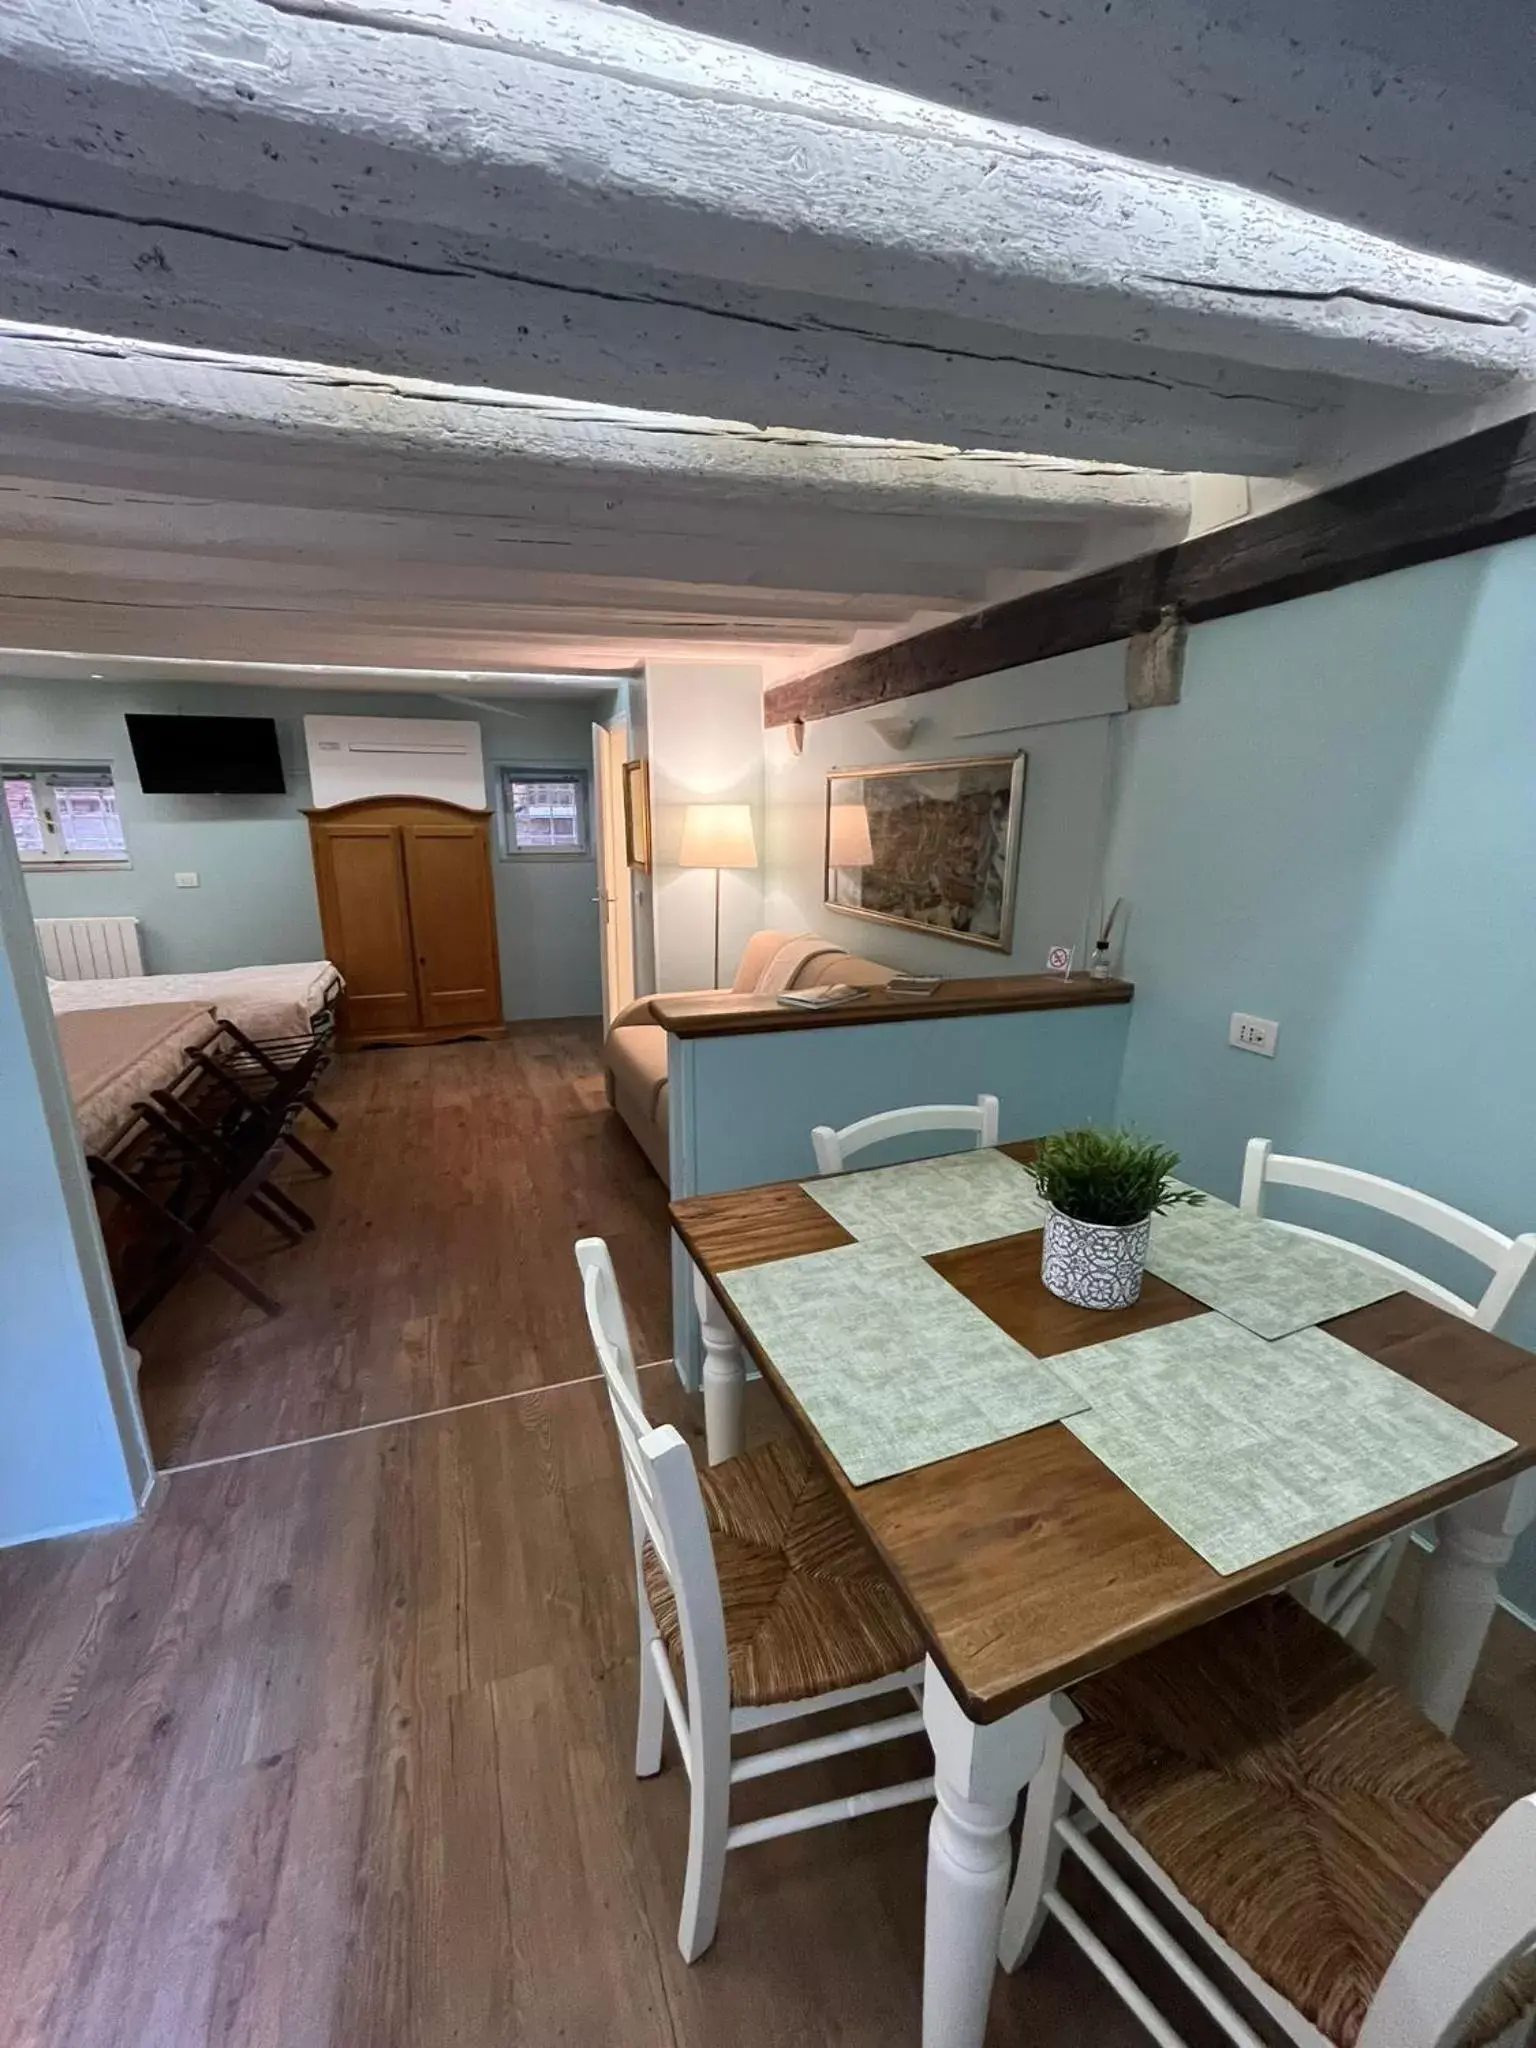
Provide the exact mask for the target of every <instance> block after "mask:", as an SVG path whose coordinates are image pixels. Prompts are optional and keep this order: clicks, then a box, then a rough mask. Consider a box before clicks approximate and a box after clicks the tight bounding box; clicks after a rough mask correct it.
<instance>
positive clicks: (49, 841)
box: [0, 766, 128, 867]
mask: <svg viewBox="0 0 1536 2048" xmlns="http://www.w3.org/2000/svg"><path fill="white" fill-rule="evenodd" d="M0 772H3V774H4V778H5V808H6V811H7V813H8V814H9V816H10V820H11V830H12V832H14V833H15V835H16V851H17V852H18V853H19V854H20V855H21V859H22V864H23V866H25V867H67V866H76V865H79V866H86V867H102V866H109V867H110V866H126V865H127V861H128V845H127V841H126V840H125V839H124V838H123V821H122V819H121V818H120V817H119V816H118V815H117V789H116V787H115V785H114V784H113V781H112V770H111V769H110V768H105V767H103V768H39V767H25V768H23V767H13V766H7V767H6V768H5V769H4V770H3V771H0Z"/></svg>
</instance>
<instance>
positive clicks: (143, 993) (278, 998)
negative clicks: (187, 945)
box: [48, 960, 342, 1044]
mask: <svg viewBox="0 0 1536 2048" xmlns="http://www.w3.org/2000/svg"><path fill="white" fill-rule="evenodd" d="M341 990H342V979H341V976H340V975H339V974H338V973H337V972H336V969H335V968H334V967H333V966H332V965H331V963H330V961H329V960H301V961H293V962H288V963H286V964H285V965H283V966H279V967H224V968H212V969H209V970H208V971H206V972H204V973H200V974H134V975H123V976H120V977H118V978H117V979H115V980H111V981H50V982H49V984H48V993H49V995H50V997H51V998H52V1001H53V1010H54V1015H55V1016H56V1017H59V1018H61V1019H62V1018H64V1017H68V1016H74V1015H77V1014H79V1013H80V1012H82V1011H88V1010H120V1009H125V1008H131V1007H136V1006H138V1005H140V1004H147V1005H150V1006H154V1007H163V1006H164V1005H165V1004H168V1003H181V1004H186V1003H194V1004H199V1005H201V1006H203V1007H204V1008H206V1009H210V1010H212V1012H213V1014H214V1015H215V1016H216V1017H220V1018H227V1019H228V1020H229V1022H230V1023H231V1024H234V1025H237V1026H238V1027H239V1029H240V1030H241V1031H243V1032H244V1033H245V1035H246V1037H247V1038H253V1039H256V1040H257V1041H258V1042H260V1043H263V1044H265V1043H268V1042H273V1041H275V1042H278V1043H289V1042H294V1041H304V1040H308V1039H312V1038H317V1037H320V1036H322V1035H325V1034H328V1033H329V1030H330V1025H331V1011H332V1006H333V1005H334V1003H335V1001H336V998H337V997H338V996H339V995H340V994H341Z"/></svg>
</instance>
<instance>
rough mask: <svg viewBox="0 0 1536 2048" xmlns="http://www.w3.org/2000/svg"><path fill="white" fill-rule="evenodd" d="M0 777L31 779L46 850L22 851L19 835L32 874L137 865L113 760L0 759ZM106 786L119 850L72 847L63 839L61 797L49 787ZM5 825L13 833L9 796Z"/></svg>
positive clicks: (25, 864) (19, 851)
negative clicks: (119, 843) (59, 809)
mask: <svg viewBox="0 0 1536 2048" xmlns="http://www.w3.org/2000/svg"><path fill="white" fill-rule="evenodd" d="M0 781H3V782H5V783H12V782H27V783H30V784H31V785H32V801H33V807H34V809H35V811H36V814H37V819H38V822H39V824H40V825H41V827H42V833H43V851H42V852H41V853H28V852H24V851H23V849H22V846H21V842H20V840H16V853H17V858H18V859H19V860H20V862H21V865H22V867H23V869H24V870H25V871H26V872H27V873H28V874H33V875H36V874H47V873H55V874H65V873H67V874H80V873H82V872H85V873H89V872H91V871H92V870H101V871H104V872H111V873H115V872H117V871H120V870H121V869H123V868H131V867H132V866H133V856H132V853H131V851H130V849H129V846H128V835H127V832H126V831H125V830H124V826H123V814H122V812H121V810H120V809H119V808H118V802H117V794H118V792H117V777H116V774H115V772H114V770H113V767H112V763H111V762H110V761H0ZM70 787H75V788H81V787H85V788H92V787H94V788H104V789H107V790H109V791H110V792H111V795H112V814H113V816H114V817H115V818H116V819H117V826H118V832H119V834H120V836H121V838H122V841H123V845H122V851H121V852H120V853H108V852H104V851H103V850H102V849H101V848H100V847H92V848H90V849H89V850H88V851H85V852H80V853H75V852H72V851H71V850H70V848H69V846H68V844H67V842H66V840H65V836H64V831H63V828H62V826H61V825H60V823H59V820H58V816H57V809H58V806H57V802H56V800H55V799H53V798H52V796H51V794H50V792H51V791H53V790H57V789H68V788H70ZM5 808H6V819H7V824H6V829H7V831H11V832H12V834H13V837H14V828H13V827H12V826H11V824H10V822H9V820H10V801H9V798H7V800H6V806H5Z"/></svg>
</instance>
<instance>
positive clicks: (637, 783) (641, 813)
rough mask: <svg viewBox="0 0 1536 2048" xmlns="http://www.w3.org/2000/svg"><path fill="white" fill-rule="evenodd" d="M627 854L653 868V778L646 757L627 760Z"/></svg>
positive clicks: (634, 864)
mask: <svg viewBox="0 0 1536 2048" xmlns="http://www.w3.org/2000/svg"><path fill="white" fill-rule="evenodd" d="M624 857H625V859H626V860H627V861H628V862H629V865H630V866H631V867H632V868H640V869H642V870H643V871H644V873H646V874H649V873H650V871H651V778H650V776H649V775H648V774H647V773H646V763H645V762H644V761H626V762H625V763H624Z"/></svg>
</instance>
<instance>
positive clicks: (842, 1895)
mask: <svg viewBox="0 0 1536 2048" xmlns="http://www.w3.org/2000/svg"><path fill="white" fill-rule="evenodd" d="M645 1383H646V1388H647V1399H648V1401H649V1402H650V1404H651V1407H652V1411H653V1413H656V1414H657V1415H658V1416H660V1415H671V1416H674V1417H677V1418H679V1419H681V1420H683V1421H684V1422H685V1423H686V1424H687V1425H688V1426H689V1427H690V1429H691V1428H693V1426H694V1421H693V1418H692V1416H691V1415H690V1414H689V1413H688V1410H687V1406H686V1404H685V1403H684V1402H683V1400H682V1397H681V1396H680V1395H679V1394H678V1393H676V1391H675V1382H674V1381H673V1379H672V1375H671V1373H670V1371H669V1369H668V1368H667V1367H666V1366H659V1367H654V1368H652V1369H651V1370H650V1371H649V1372H648V1373H647V1374H646V1375H645ZM754 1391H755V1393H758V1395H759V1399H761V1398H762V1397H761V1393H760V1390H754ZM627 1546H628V1528H627V1520H626V1513H625V1507H624V1501H623V1496H622V1486H621V1480H620V1475H619V1470H618V1461H617V1456H616V1453H615V1450H614V1445H613V1442H612V1436H611V1425H610V1423H609V1421H608V1418H607V1415H606V1412H605V1404H604V1397H603V1394H602V1390H601V1388H600V1387H598V1386H594V1385H592V1384H591V1383H586V1384H579V1385H573V1386H569V1387H564V1388H557V1389H553V1390H549V1391H534V1392H531V1393H529V1394H527V1395H524V1396H522V1397H520V1398H517V1399H513V1400H509V1401H505V1402H500V1403H497V1404H496V1405H494V1406H492V1407H490V1408H486V1409H481V1410H474V1411H468V1412H466V1411H459V1412H457V1413H451V1414H442V1415H437V1416H433V1417H429V1418H427V1419H425V1420H421V1421H416V1422H408V1423H402V1424H400V1425H397V1426H394V1427H386V1428H383V1429H379V1430H369V1431H363V1432H360V1433H356V1434H350V1435H346V1436H342V1437H338V1438H334V1439H332V1440H330V1441H328V1442H325V1443H319V1444H308V1445H302V1446H297V1447H290V1448H286V1449H282V1450H279V1451H276V1452H274V1453H272V1454H270V1455H267V1456H254V1457H248V1458H240V1459H235V1460H232V1461H230V1462H228V1463H225V1464H220V1465H215V1466H209V1467H204V1468H202V1469H200V1470H196V1471H181V1472H176V1473H173V1474H171V1475H170V1477H169V1478H168V1480H167V1481H166V1482H165V1484H164V1487H163V1491H162V1495H161V1497H160V1499H159V1501H158V1502H157V1504H156V1505H155V1507H154V1508H153V1509H152V1511H151V1512H150V1514H149V1515H148V1516H147V1517H146V1518H145V1519H144V1520H143V1521H142V1522H141V1523H139V1524H138V1525H137V1526H135V1527H134V1528H132V1529H130V1530H128V1531H126V1532H123V1533H109V1534H105V1535H102V1536H98V1537H93V1538H85V1539H79V1538H77V1539H72V1540H69V1541H65V1542H57V1543H52V1544H46V1545H39V1546H36V1547H34V1548H32V1549H30V1550H27V1551H13V1552H9V1553H6V1554H5V1555H3V1556H0V1612H3V1613H4V1614H5V1616H6V1617H7V1619H6V1626H5V1629H4V1630H3V1631H0V1982H4V1983H5V1985H6V1986H7V1995H6V1997H5V1999H4V2001H0V2041H3V2042H4V2043H5V2044H6V2048H65V2044H68V2048H186V2044H189V2043H198V2044H204V2043H206V2044H209V2048H257V2044H260V2048H332V2044H351V2043H370V2044H372V2043H377V2044H388V2048H459V2044H480V2043H487V2044H488V2043H492V2042H506V2043H509V2044H511V2043H517V2044H524V2043H526V2044H529V2048H546V2044H547V2048H555V2044H571V2048H583V2044H587V2043H593V2044H602V2043H610V2042H611V2043H615V2044H621V2043H622V2044H624V2048H719V2044H723V2043H730V2044H732V2048H811V2044H831V2043H837V2044H839V2048H891V2044H900V2043H911V2044H914V2048H915V2043H916V2040H917V2023H918V2012H919V1995H920V1994H919V1967H920V1965H919V1959H920V1956H921V1913H922V1875H923V1855H924V1840H925V1829H926V1820H927V1816H926V1812H925V1811H924V1810H922V1809H916V1808H910V1809H907V1810H906V1811H904V1812H898V1813H892V1814H886V1815H882V1816H879V1817H877V1818H874V1819H871V1820H865V1821H861V1822H859V1823H856V1824H852V1825H850V1826H848V1827H845V1828H838V1829H832V1830H827V1831H824V1832H821V1833H819V1834H814V1835H807V1836H801V1837H798V1838H792V1839H786V1840H783V1841H778V1842H772V1843H767V1844H764V1845H762V1846H760V1847H758V1848H754V1849H752V1850H750V1851H743V1852H742V1853H741V1854H740V1855H739V1856H737V1857H733V1858H732V1859H731V1863H730V1866H729V1869H728V1876H727V1886H726V1897H725V1909H724V1914H723V1917H722V1923H721V1934H720V1938H719V1941H718V1943H717V1945H716V1948H715V1949H714V1950H713V1951H712V1952H711V1953H710V1955H709V1956H707V1957H706V1958H705V1959H704V1960H703V1961H702V1962H700V1963H699V1964H697V1965H696V1966H695V1967H693V1968H692V1969H689V1968H688V1967H686V1966H685V1965H684V1964H683V1962H682V1961H681V1959H680V1958H679V1956H678V1954H677V1951H676V1947H675V1929H676V1920H677V1911H678V1903H679V1892H680V1885H681V1873H682V1862H683V1849H684V1835H685V1827H686V1783H685V1780H684V1777H683V1774H682V1771H681V1768H680V1766H679V1765H678V1763H677V1761H676V1759H675V1757H673V1756H671V1755H670V1754H669V1760H668V1764H667V1767H666V1769H665V1770H664V1772H663V1774H662V1776H661V1777H660V1778H658V1779H654V1780H651V1781H648V1782H645V1783H641V1782H638V1781H637V1780H636V1779H635V1778H634V1777H633V1776H632V1774H631V1756H632V1741H633V1725H632V1718H631V1717H632V1712H633V1700H634V1680H635V1672H634V1637H633V1613H632V1606H631V1602H632V1579H631V1577H630V1566H629V1554H628V1547H627ZM1533 1671H1536V1645H1533V1644H1532V1640H1531V1638H1530V1637H1529V1636H1528V1635H1527V1634H1526V1633H1525V1632H1524V1631H1523V1630H1518V1629H1516V1628H1515V1627H1514V1625H1513V1624H1512V1623H1509V1622H1508V1621H1507V1620H1505V1618H1503V1617H1500V1622H1499V1628H1498V1634H1497V1636H1496V1639H1495V1643H1494V1648H1493V1655H1492V1656H1491V1657H1490V1660H1489V1663H1488V1666H1487V1668H1486V1669H1485V1673H1484V1675H1483V1677H1482V1678H1481V1679H1480V1681H1479V1691H1478V1695H1477V1698H1476V1699H1475V1701H1474V1711H1473V1713H1472V1715H1471V1716H1470V1717H1469V1733H1470V1734H1471V1735H1472V1736H1473V1737H1474V1738H1477V1740H1478V1743H1479V1745H1480V1746H1481V1747H1482V1748H1483V1749H1484V1750H1487V1749H1488V1748H1489V1747H1490V1746H1491V1748H1492V1749H1493V1751H1494V1752H1495V1755H1496V1759H1497V1760H1498V1761H1497V1771H1498V1775H1500V1776H1501V1777H1502V1778H1503V1780H1504V1781H1505V1782H1506V1783H1508V1782H1509V1781H1510V1780H1518V1781H1519V1782H1520V1783H1529V1782H1530V1772H1529V1767H1530V1764H1531V1749H1532V1731H1531V1728H1530V1718H1531V1717H1530V1709H1529V1702H1530V1698H1531V1679H1532V1676H1533ZM920 1754H921V1752H919V1751H917V1750H916V1749H915V1748H914V1749H912V1750H910V1751H908V1750H905V1749H901V1750H898V1749H897V1748H894V1747H893V1749H892V1750H891V1751H890V1752H888V1753H887V1754H886V1755H885V1756H883V1757H882V1758H881V1759H880V1760H879V1761H878V1762H876V1761H874V1760H873V1759H871V1758H869V1757H862V1758H861V1757H849V1758H843V1759H840V1760H839V1761H838V1763H837V1765H835V1766H831V1767H826V1768H824V1769H820V1770H816V1771H808V1772H806V1773H804V1774H803V1781H802V1784H801V1785H799V1786H797V1787H796V1788H795V1790H796V1793H797V1795H798V1796H802V1797H805V1798H821V1797H828V1796H831V1795H832V1794H833V1793H834V1792H837V1791H842V1790H847V1789H850V1788H851V1786H852V1785H853V1784H855V1783H862V1784H872V1783H876V1782H879V1778H880V1775H881V1774H882V1773H883V1772H884V1771H886V1770H889V1771H890V1772H891V1773H892V1775H893V1776H898V1775H899V1776H905V1775H908V1774H909V1773H911V1772H912V1771H914V1770H915V1769H917V1768H920V1765H919V1762H918V1758H919V1756H920ZM1485 1761H1486V1758H1485ZM748 1789H749V1790H751V1791H760V1792H761V1795H762V1803H763V1806H764V1807H765V1808H766V1806H767V1805H768V1803H769V1802H770V1800H771V1799H772V1798H773V1797H774V1796H775V1795H774V1793H773V1790H772V1788H771V1786H769V1785H765V1786H763V1787H761V1788H759V1787H751V1788H748ZM1511 1789H1514V1787H1513V1786H1512V1787H1511ZM751 1810H753V1809H752V1808H751V1806H750V1804H744V1805H743V1808H742V1811H744V1812H747V1811H751ZM1122 1939H1123V1941H1124V1944H1125V1950H1126V1954H1127V1957H1128V1960H1131V1961H1132V1962H1133V1963H1134V1964H1135V1966H1136V1967H1137V1968H1138V1971H1139V1973H1141V1974H1148V1973H1151V1974H1152V1975H1153V1976H1154V1977H1155V1978H1156V1979H1158V1980H1159V1981H1158V1991H1159V1996H1160V1997H1162V1998H1164V1999H1165V2001H1166V2002H1167V2004H1168V2006H1169V2009H1170V2010H1171V2011H1175V2012H1177V2013H1178V2014H1179V2019H1180V2023H1181V2025H1182V2026H1183V2027H1184V2029H1185V2032H1186V2034H1187V2037H1188V2039H1189V2041H1190V2042H1191V2044H1193V2048H1215V2040H1216V2038H1217V2037H1215V2036H1213V2035H1211V2034H1210V2033H1209V2032H1208V2031H1205V2030H1202V2027H1201V2025H1200V2022H1199V2018H1198V2016H1197V2015H1194V2014H1191V2013H1190V2012H1189V2011H1188V2010H1187V2008H1181V2007H1180V2005H1179V2001H1178V1998H1177V1996H1176V1993H1175V1992H1174V1991H1171V1990H1169V1989H1168V1988H1167V1987H1166V1985H1164V1984H1163V1983H1162V1982H1161V1981H1160V1980H1161V1971H1160V1968H1159V1966H1157V1965H1154V1964H1151V1963H1150V1962H1149V1961H1148V1959H1147V1955H1146V1952H1145V1951H1144V1950H1143V1951H1141V1952H1140V1953H1139V1954H1138V1944H1137V1943H1136V1941H1135V1938H1134V1937H1122ZM1142 2038H1143V2037H1141V2036H1140V2035H1139V2034H1138V2032H1137V2030H1136V2028H1135V2027H1134V2025H1133V2024H1132V2023H1131V2022H1130V2020H1129V2019H1128V2018H1127V2017H1126V2016H1125V2014H1124V2013H1123V2012H1122V2011H1121V2010H1120V2008H1119V2007H1118V2005H1117V2003H1116V2001H1115V2000H1114V1999H1113V1997H1112V1995H1111V1994H1110V1993H1109V1992H1108V1990H1107V1989H1106V1988H1105V1987H1104V1986H1103V1985H1102V1984H1100V1983H1099V1982H1098V1980H1097V1979H1096V1978H1094V1977H1093V1976H1092V1975H1091V1974H1090V1973H1089V1972H1088V1970H1087V1969H1086V1967H1085V1966H1084V1965H1083V1964H1082V1963H1081V1961H1080V1960H1079V1958H1078V1956H1077V1954H1076V1952H1075V1951H1074V1950H1073V1949H1072V1948H1071V1947H1070V1945H1069V1944H1068V1943H1067V1942H1066V1941H1065V1939H1064V1938H1063V1937H1061V1936H1060V1934H1059V1931H1058V1930H1055V1929H1050V1930H1048V1931H1047V1934H1046V1936H1045V1937H1044V1938H1043V1940H1042V1944H1041V1947H1040V1950H1039V1952H1038V1954H1037V1958H1036V1961H1035V1963H1034V1964H1033V1965H1032V1966H1031V1968H1030V1969H1029V1970H1028V1971H1026V1972H1025V1973H1023V1974H1021V1975H1020V1976H1019V1977H1017V1978H1015V1979H1011V1980H1006V1981H1004V1980H1001V1979H1000V1980H999V1983H998V1987H997V1991H996V1994H995V1996H994V2000H993V2016H992V2025H991V2030H990V2032H989V2035H988V2043H989V2048H1087V2044H1090V2043H1091V2044H1093V2048H1140V2043H1141V2042H1142Z"/></svg>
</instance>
